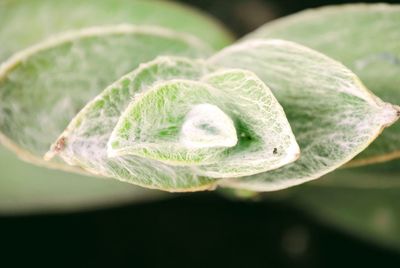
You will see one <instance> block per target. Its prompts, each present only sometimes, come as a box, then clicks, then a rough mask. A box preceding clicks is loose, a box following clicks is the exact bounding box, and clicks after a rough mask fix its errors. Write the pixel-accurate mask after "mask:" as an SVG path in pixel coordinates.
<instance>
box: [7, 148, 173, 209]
mask: <svg viewBox="0 0 400 268" xmlns="http://www.w3.org/2000/svg"><path fill="white" fill-rule="evenodd" d="M0 168H1V176H0V215H20V214H37V213H55V212H57V213H59V212H72V211H79V210H88V209H94V208H97V207H110V206H115V205H122V204H127V203H130V202H143V201H150V200H154V199H157V198H162V197H165V196H167V195H166V193H162V192H159V191H151V190H147V189H143V188H139V187H135V186H133V185H127V184H126V183H121V182H118V181H115V180H105V179H99V178H90V177H85V176H80V175H77V174H71V173H64V172H60V171H55V170H49V169H45V168H40V167H36V166H32V165H29V164H26V163H23V162H21V161H20V160H19V159H17V158H16V157H15V155H13V154H12V153H11V152H9V151H6V150H5V149H4V148H2V147H0Z"/></svg>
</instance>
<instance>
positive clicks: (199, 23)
mask: <svg viewBox="0 0 400 268" xmlns="http://www.w3.org/2000/svg"><path fill="white" fill-rule="evenodd" d="M111 24H112V25H114V24H135V25H145V26H161V27H165V28H170V29H174V30H176V31H180V32H186V33H189V34H193V35H195V36H197V37H198V38H199V39H201V40H203V41H204V42H205V43H207V44H210V46H211V47H213V48H215V49H220V48H222V47H224V46H226V45H228V44H229V43H231V42H232V35H231V33H229V32H228V31H227V30H226V29H225V28H224V27H223V26H222V25H221V24H220V23H219V22H217V21H216V20H214V19H213V18H212V17H210V16H208V15H205V14H204V13H202V12H199V11H197V10H195V9H192V8H190V7H187V6H185V5H183V4H176V3H173V2H169V1H154V0H85V1H81V0H68V1H54V0H29V1H25V0H11V1H8V0H6V1H1V2H0V25H2V27H0V43H1V47H0V62H1V61H3V60H5V59H6V58H7V57H9V56H11V54H13V53H15V52H17V51H18V50H21V49H25V48H26V47H28V46H31V45H33V44H35V43H37V42H40V41H42V40H43V39H45V38H48V37H49V36H52V35H55V34H59V33H61V32H65V31H70V30H78V29H81V28H88V27H94V26H104V25H111Z"/></svg>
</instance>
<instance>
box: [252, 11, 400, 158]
mask: <svg viewBox="0 0 400 268" xmlns="http://www.w3.org/2000/svg"><path fill="white" fill-rule="evenodd" d="M399 29H400V5H388V4H372V5H370V4H356V5H344V6H332V7H323V8H318V9H311V10H307V11H303V12H300V13H298V14H294V15H291V16H288V17H285V18H282V19H279V20H276V21H274V22H271V23H267V24H266V25H265V26H262V27H261V28H260V29H258V30H257V31H255V32H254V33H251V34H250V35H248V36H247V37H246V38H250V39H251V38H260V37H262V38H281V39H286V40H291V41H294V42H298V43H300V44H304V45H306V46H308V47H311V48H313V49H316V50H318V51H320V52H322V53H324V54H326V55H328V56H330V57H332V58H334V59H336V60H339V61H340V62H342V63H344V65H346V66H347V67H348V68H350V69H351V70H352V71H354V72H355V73H356V74H357V75H358V76H359V77H360V78H361V80H362V81H363V83H364V84H365V85H366V86H367V87H368V88H369V89H370V90H372V91H373V92H374V93H375V94H376V95H377V96H379V97H381V98H382V99H383V100H385V101H389V102H392V103H395V104H399V103H400V94H399V89H400V30H399ZM399 136H400V124H395V125H393V126H392V127H390V128H389V129H387V130H385V132H384V133H383V134H382V136H381V137H379V138H378V139H377V140H376V141H374V143H373V144H372V145H371V146H370V147H368V149H367V150H365V151H364V152H362V153H361V154H360V155H358V156H357V157H356V158H355V159H354V160H353V161H352V162H350V163H349V165H363V164H369V163H374V162H382V161H387V160H390V159H394V158H398V157H400V139H399Z"/></svg>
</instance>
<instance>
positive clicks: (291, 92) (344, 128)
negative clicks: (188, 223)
mask: <svg viewBox="0 0 400 268" xmlns="http://www.w3.org/2000/svg"><path fill="white" fill-rule="evenodd" d="M210 62H211V63H214V64H220V65H222V66H224V67H233V68H242V69H247V70H250V71H253V72H254V73H256V74H257V75H258V77H260V78H261V79H262V80H263V81H264V83H265V84H266V85H268V86H269V87H270V88H271V89H272V91H273V93H274V95H275V96H276V98H277V99H278V101H279V102H280V103H281V104H282V106H283V108H284V110H285V112H286V115H287V117H288V120H289V122H290V124H291V126H292V128H293V132H294V134H295V137H296V140H297V141H298V143H299V145H300V149H301V156H300V159H299V160H297V161H296V162H294V163H292V164H289V165H286V166H284V167H282V168H280V169H277V170H273V171H270V172H265V173H260V174H257V175H253V176H249V177H241V178H232V179H227V180H225V181H222V182H221V183H222V185H225V186H230V187H235V188H241V189H248V190H255V191H271V190H278V189H283V188H287V187H290V186H293V185H297V184H300V183H303V182H306V181H309V180H313V179H316V178H319V177H321V176H323V175H325V174H326V173H328V172H330V171H333V170H334V169H336V168H338V167H340V166H341V165H343V164H344V163H346V162H347V161H349V160H351V159H352V158H353V157H354V156H355V155H357V154H358V153H360V152H361V151H363V150H364V149H365V148H366V147H367V146H368V145H369V144H370V143H371V142H372V141H373V140H374V139H375V138H376V137H377V136H378V135H379V134H380V133H381V131H382V129H383V128H384V127H386V126H389V125H390V124H392V123H393V122H395V121H396V120H397V119H398V112H399V108H398V107H395V106H393V105H391V104H388V103H384V102H383V101H382V100H380V99H379V98H377V97H376V96H375V95H373V94H372V93H371V92H369V91H368V90H367V89H366V88H365V87H364V86H363V84H362V83H361V82H360V81H359V80H358V78H357V77H356V75H355V74H354V73H352V72H351V71H350V70H349V69H347V68H346V67H345V66H343V65H341V64H340V63H338V62H336V61H334V60H332V59H330V58H328V57H326V56H325V55H323V54H320V53H318V52H316V51H314V50H311V49H308V48H306V47H303V46H301V45H299V44H296V43H292V42H288V41H282V40H266V39H250V40H247V41H244V42H241V43H239V44H237V45H233V46H230V47H227V48H225V49H224V50H222V51H221V52H219V53H217V54H216V55H214V56H213V57H212V58H211V59H210Z"/></svg>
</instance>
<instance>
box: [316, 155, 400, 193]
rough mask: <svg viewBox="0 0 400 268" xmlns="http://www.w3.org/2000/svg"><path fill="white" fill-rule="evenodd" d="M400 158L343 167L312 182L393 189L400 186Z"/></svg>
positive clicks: (345, 186) (322, 184)
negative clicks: (366, 164) (360, 165)
mask: <svg viewBox="0 0 400 268" xmlns="http://www.w3.org/2000/svg"><path fill="white" fill-rule="evenodd" d="M399 164H400V163H399V160H397V159H396V160H392V161H389V162H384V163H379V164H373V165H368V166H362V167H352V168H341V169H338V170H335V171H334V172H332V173H330V174H327V175H326V176H324V177H323V178H321V179H320V180H317V181H315V182H313V183H312V185H315V186H326V187H332V186H334V187H338V188H339V187H343V188H356V189H374V188H376V189H391V188H399V187H400V175H399V174H400V165H399Z"/></svg>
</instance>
